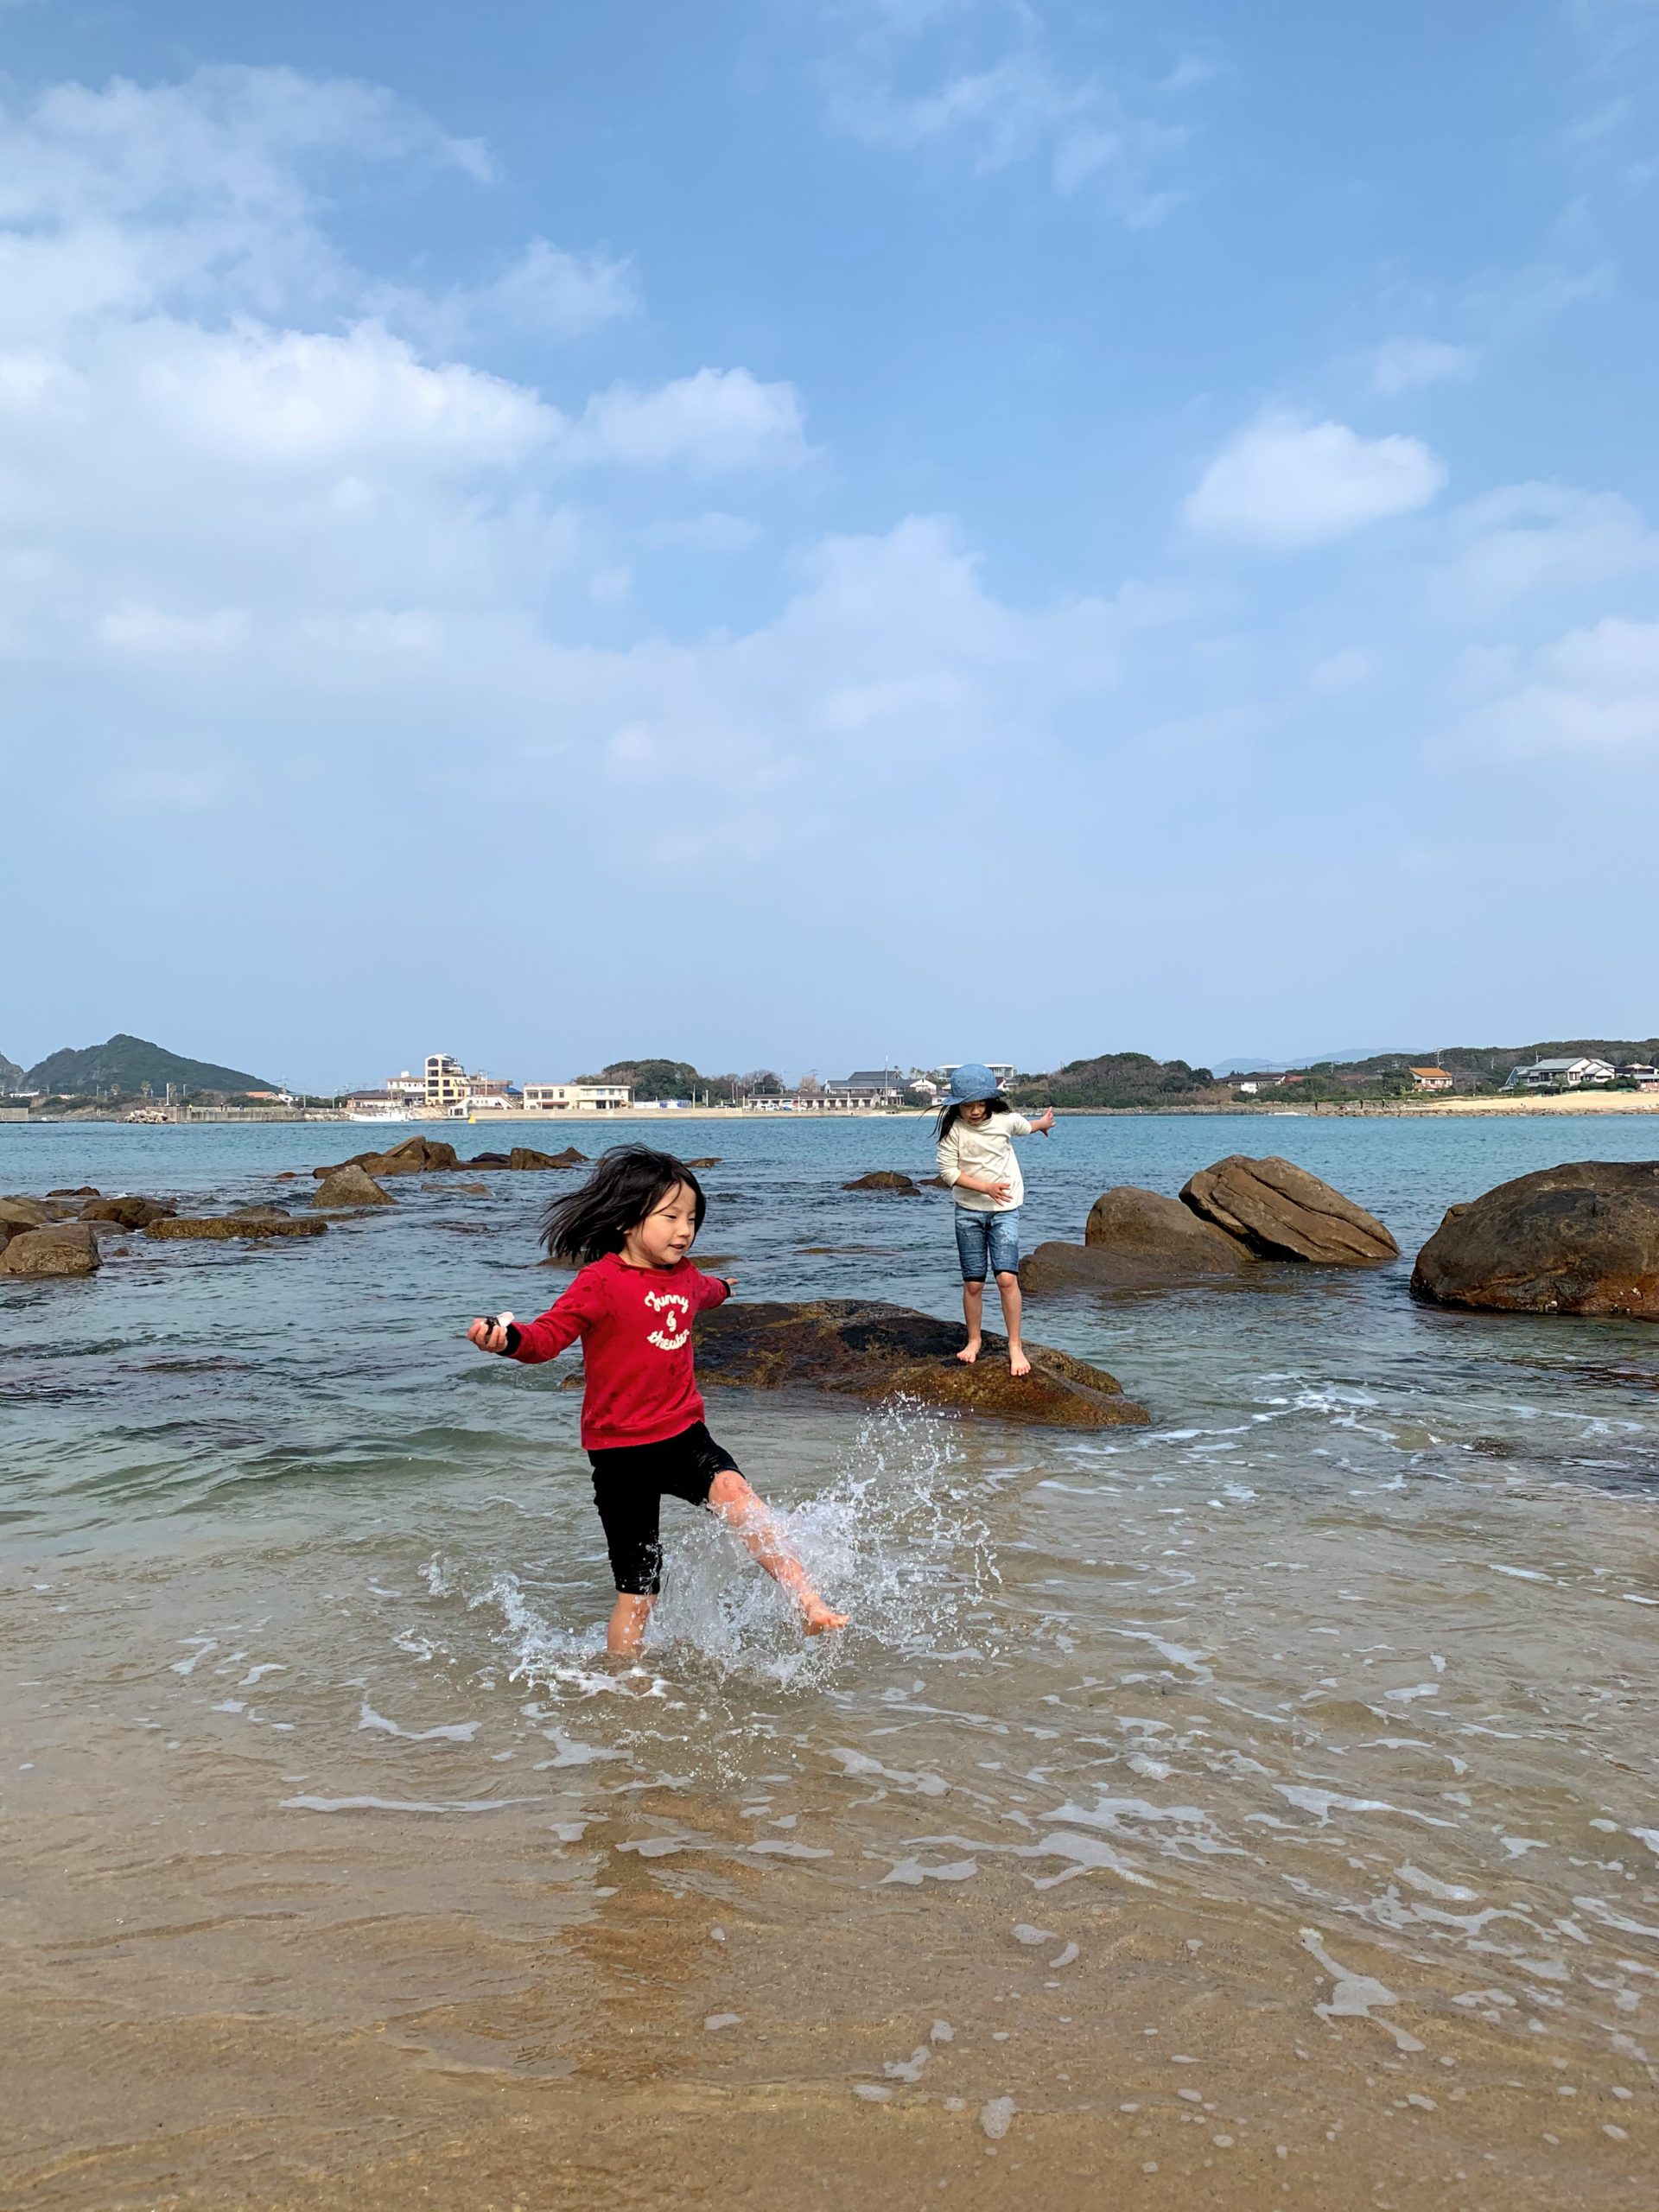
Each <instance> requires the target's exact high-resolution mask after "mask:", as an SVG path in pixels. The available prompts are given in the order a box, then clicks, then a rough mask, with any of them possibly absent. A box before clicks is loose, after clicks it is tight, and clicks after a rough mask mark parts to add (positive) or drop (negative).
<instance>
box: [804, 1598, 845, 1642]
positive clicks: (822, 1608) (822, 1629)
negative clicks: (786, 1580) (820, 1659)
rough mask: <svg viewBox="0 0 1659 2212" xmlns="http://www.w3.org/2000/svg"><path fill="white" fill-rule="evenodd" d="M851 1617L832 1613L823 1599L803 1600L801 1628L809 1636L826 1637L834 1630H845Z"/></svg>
mask: <svg viewBox="0 0 1659 2212" xmlns="http://www.w3.org/2000/svg"><path fill="white" fill-rule="evenodd" d="M850 1618H851V1615H850V1614H848V1613H836V1612H831V1611H830V1610H829V1606H828V1605H825V1604H824V1602H823V1599H822V1598H804V1599H802V1600H801V1626H802V1627H803V1628H804V1630H806V1633H807V1634H808V1635H809V1636H824V1635H827V1634H828V1632H829V1630H831V1629H834V1628H845V1627H846V1625H847V1623H848V1621H849V1619H850Z"/></svg>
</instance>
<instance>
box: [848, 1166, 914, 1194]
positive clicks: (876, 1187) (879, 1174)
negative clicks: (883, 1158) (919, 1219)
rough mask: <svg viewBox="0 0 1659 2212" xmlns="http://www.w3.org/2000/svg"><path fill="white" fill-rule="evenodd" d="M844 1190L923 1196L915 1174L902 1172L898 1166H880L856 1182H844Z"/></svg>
mask: <svg viewBox="0 0 1659 2212" xmlns="http://www.w3.org/2000/svg"><path fill="white" fill-rule="evenodd" d="M841 1187H842V1190H843V1191H891V1192H893V1194H894V1196H895V1197H898V1198H919V1197H920V1196H921V1192H920V1190H919V1188H918V1185H917V1182H916V1179H915V1177H914V1176H913V1175H905V1174H901V1173H899V1169H898V1168H896V1167H878V1168H877V1169H876V1170H875V1172H874V1174H872V1175H861V1176H860V1177H859V1179H858V1180H857V1181H856V1182H855V1183H843V1184H842V1186H841Z"/></svg>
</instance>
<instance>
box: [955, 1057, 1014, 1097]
mask: <svg viewBox="0 0 1659 2212" xmlns="http://www.w3.org/2000/svg"><path fill="white" fill-rule="evenodd" d="M962 1065H963V1062H962V1061H961V1060H947V1061H946V1062H945V1064H944V1066H943V1067H942V1068H941V1069H940V1070H939V1073H940V1074H941V1075H942V1076H943V1077H944V1079H945V1082H946V1083H947V1084H948V1083H949V1082H950V1078H951V1077H952V1076H953V1075H955V1073H956V1071H957V1069H958V1068H959V1067H961V1066H962ZM981 1065H982V1066H984V1067H988V1069H989V1070H990V1071H991V1073H992V1074H993V1075H994V1076H995V1077H996V1080H997V1085H998V1087H999V1089H1001V1090H1007V1087H1008V1085H1009V1084H1011V1083H1012V1082H1013V1081H1014V1077H1015V1076H1016V1075H1017V1074H1018V1073H1019V1072H1020V1071H1019V1070H1018V1069H1017V1068H1016V1067H1015V1066H1014V1062H1013V1061H1012V1060H985V1061H982V1063H981Z"/></svg>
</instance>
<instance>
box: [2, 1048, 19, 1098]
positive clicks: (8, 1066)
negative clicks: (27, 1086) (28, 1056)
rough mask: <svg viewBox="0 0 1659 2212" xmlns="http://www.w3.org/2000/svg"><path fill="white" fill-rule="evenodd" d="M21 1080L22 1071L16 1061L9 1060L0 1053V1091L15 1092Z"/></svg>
mask: <svg viewBox="0 0 1659 2212" xmlns="http://www.w3.org/2000/svg"><path fill="white" fill-rule="evenodd" d="M22 1080H23V1071H22V1068H20V1067H19V1066H18V1065H17V1063H16V1060H9V1059H8V1058H6V1056H5V1054H4V1053H3V1052H0V1090H18V1089H19V1088H20V1087H21V1085H22Z"/></svg>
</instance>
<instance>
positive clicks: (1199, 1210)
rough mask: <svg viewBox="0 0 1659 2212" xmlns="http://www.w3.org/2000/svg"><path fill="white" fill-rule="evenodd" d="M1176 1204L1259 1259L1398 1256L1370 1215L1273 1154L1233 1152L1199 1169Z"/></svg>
mask: <svg viewBox="0 0 1659 2212" xmlns="http://www.w3.org/2000/svg"><path fill="white" fill-rule="evenodd" d="M1181 1202H1182V1204H1183V1205H1187V1206H1190V1207H1191V1208H1192V1211H1193V1212H1194V1213H1195V1214H1197V1215H1198V1217H1199V1218H1200V1219H1201V1220H1203V1221H1208V1222H1213V1223H1214V1224H1215V1225H1216V1227H1217V1229H1220V1230H1225V1232H1226V1233H1227V1235H1228V1236H1236V1237H1237V1238H1238V1239H1239V1240H1240V1242H1241V1243H1244V1244H1247V1245H1249V1248H1250V1249H1251V1250H1252V1251H1253V1252H1255V1253H1256V1254H1257V1255H1259V1256H1260V1257H1261V1258H1262V1259H1265V1260H1305V1261H1306V1262H1309V1263H1310V1264H1312V1265H1313V1266H1315V1267H1325V1268H1362V1267H1375V1266H1376V1264H1377V1263H1378V1262H1380V1261H1383V1260H1392V1259H1395V1258H1397V1257H1398V1256H1399V1252H1400V1247H1399V1246H1398V1245H1397V1244H1396V1243H1395V1241H1394V1239H1393V1237H1392V1236H1390V1235H1389V1232H1388V1230H1386V1229H1385V1228H1384V1227H1383V1224H1382V1223H1381V1222H1380V1221H1379V1220H1378V1219H1377V1218H1376V1215H1375V1214H1370V1213H1367V1212H1366V1211H1365V1209H1364V1207H1363V1206H1357V1205H1355V1204H1354V1202H1353V1200H1352V1199H1351V1198H1344V1196H1343V1195H1342V1192H1340V1191H1336V1190H1332V1187H1331V1185H1330V1184H1329V1183H1322V1182H1321V1181H1320V1180H1319V1177H1318V1176H1317V1175H1310V1174H1309V1173H1308V1172H1307V1170H1306V1168H1305V1167H1297V1166H1293V1164H1292V1163H1291V1162H1290V1161H1289V1160H1281V1159H1279V1158H1278V1157H1277V1156H1276V1155H1273V1156H1269V1157H1268V1159H1266V1160H1248V1159H1246V1158H1245V1157H1244V1155H1243V1154H1242V1153H1234V1154H1231V1155H1230V1157H1229V1158H1228V1159H1226V1160H1217V1162H1216V1164H1215V1166H1213V1167H1203V1168H1200V1169H1199V1171H1198V1173H1197V1174H1196V1175H1194V1176H1193V1177H1192V1179H1191V1181H1189V1182H1188V1183H1187V1185H1186V1186H1185V1189H1184V1190H1183V1191H1182V1192H1181Z"/></svg>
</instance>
